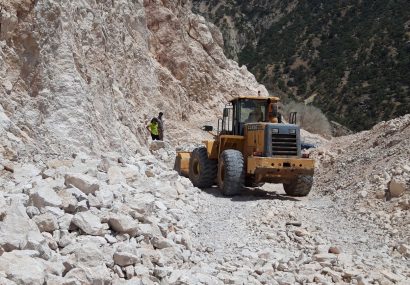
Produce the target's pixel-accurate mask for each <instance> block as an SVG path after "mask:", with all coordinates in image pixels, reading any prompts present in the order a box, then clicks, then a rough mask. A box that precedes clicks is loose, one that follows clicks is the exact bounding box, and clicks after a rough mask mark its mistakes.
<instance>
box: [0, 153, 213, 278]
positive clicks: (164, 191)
mask: <svg viewBox="0 0 410 285" xmlns="http://www.w3.org/2000/svg"><path fill="white" fill-rule="evenodd" d="M119 161H123V162H119ZM2 165H3V168H2V171H1V176H0V182H1V183H0V185H2V186H1V192H0V193H1V195H0V204H1V213H0V216H1V221H0V254H1V256H0V272H1V274H0V283H1V284H33V285H34V284H128V283H127V282H126V280H131V279H132V280H133V281H132V282H131V281H130V283H129V284H159V282H160V280H163V281H162V282H163V283H161V284H180V283H178V282H183V280H184V278H185V279H187V278H188V279H189V276H190V275H193V276H195V274H196V273H195V271H191V270H190V266H189V264H190V263H191V261H190V258H191V257H192V254H193V253H192V251H193V250H194V248H193V246H192V242H191V238H190V233H189V232H188V231H187V230H186V228H185V225H184V223H183V222H182V221H181V220H182V217H183V216H185V215H189V213H190V212H191V211H193V210H194V208H195V207H196V206H197V204H196V203H197V201H195V197H196V193H197V192H198V191H199V190H198V189H196V188H194V187H192V184H191V183H190V182H189V180H187V179H185V178H182V177H179V176H178V175H177V173H176V172H174V171H172V170H169V169H168V168H166V167H165V166H164V165H163V164H161V162H159V161H157V159H156V158H155V157H154V156H152V155H150V156H142V157H139V158H137V159H136V158H133V159H129V160H125V161H124V159H120V158H118V157H115V156H114V157H113V156H111V157H105V158H102V159H100V158H98V159H97V158H95V157H92V156H88V155H84V154H80V155H78V156H76V157H75V158H74V159H66V160H56V159H54V160H49V161H45V162H44V163H43V162H38V163H36V164H32V163H22V164H21V163H13V162H10V161H6V160H4V159H3V160H2ZM4 166H6V167H4ZM192 278H194V277H192ZM204 278H205V277H204ZM208 278H212V277H211V276H209V277H208ZM164 282H167V283H164ZM194 283H195V282H191V283H190V284H194Z"/></svg>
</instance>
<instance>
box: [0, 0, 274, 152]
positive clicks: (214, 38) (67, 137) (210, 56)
mask: <svg viewBox="0 0 410 285" xmlns="http://www.w3.org/2000/svg"><path fill="white" fill-rule="evenodd" d="M0 7H1V27H0V29H1V33H0V48H1V51H0V78H1V82H0V142H1V145H2V146H5V148H6V150H5V152H7V153H8V154H7V156H10V157H13V156H14V157H18V156H21V155H23V154H27V153H29V154H33V155H34V154H38V153H44V154H48V155H49V154H50V153H56V154H57V153H58V154H63V153H64V154H65V155H71V153H73V152H75V151H77V150H83V151H89V150H93V151H95V152H97V153H99V152H106V151H118V152H120V153H127V154H135V151H136V150H138V151H140V152H141V151H146V149H147V143H148V133H147V131H146V129H145V126H146V123H147V121H148V120H149V119H151V117H152V116H156V115H158V112H159V111H163V112H164V114H165V115H164V117H165V120H166V121H165V124H166V128H167V131H169V132H171V131H172V132H180V133H181V134H183V132H185V133H186V130H187V129H189V128H190V126H186V125H185V122H184V120H183V119H185V120H188V119H190V118H195V119H197V120H200V119H208V120H210V119H212V120H214V121H216V114H217V113H216V112H218V113H219V112H220V110H221V109H222V107H223V105H224V103H225V102H226V100H227V99H228V98H230V96H235V95H241V94H242V95H246V94H249V92H253V93H255V94H256V92H257V90H261V91H262V93H264V94H267V91H266V89H265V88H264V87H263V86H261V85H259V84H258V83H257V82H256V80H255V77H254V76H253V75H252V74H251V73H249V72H248V71H247V70H246V68H240V67H239V66H238V65H237V64H236V63H235V62H233V61H231V60H228V59H227V58H226V57H225V56H224V54H223V50H222V48H221V47H220V45H221V44H222V43H221V38H222V37H221V35H220V33H219V31H218V30H217V29H216V28H215V26H213V25H212V24H208V23H207V22H206V21H205V20H204V19H203V17H200V16H198V15H195V14H193V13H192V12H191V6H190V2H184V3H180V2H179V1H167V2H166V3H162V2H157V1H97V2H95V1H80V0H76V1H56V0H50V1H35V2H33V1H23V0H15V1H6V0H0ZM191 127H192V126H191ZM166 139H167V140H169V139H171V138H170V137H169V136H168V137H166Z"/></svg>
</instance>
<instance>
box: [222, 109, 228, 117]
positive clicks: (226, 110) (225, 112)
mask: <svg viewBox="0 0 410 285" xmlns="http://www.w3.org/2000/svg"><path fill="white" fill-rule="evenodd" d="M223 115H224V117H228V116H229V111H228V109H226V108H225V109H224V113H223Z"/></svg>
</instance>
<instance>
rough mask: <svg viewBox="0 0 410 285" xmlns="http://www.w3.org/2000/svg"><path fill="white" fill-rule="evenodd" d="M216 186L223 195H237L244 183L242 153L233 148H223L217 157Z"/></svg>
mask: <svg viewBox="0 0 410 285" xmlns="http://www.w3.org/2000/svg"><path fill="white" fill-rule="evenodd" d="M217 180H218V186H219V188H220V189H221V191H222V194H224V195H225V196H233V195H237V194H239V193H240V192H241V190H242V187H243V185H244V183H245V168H244V160H243V155H242V153H241V152H240V151H237V150H234V149H227V150H224V151H223V152H222V154H221V156H220V158H219V165H218V178H217Z"/></svg>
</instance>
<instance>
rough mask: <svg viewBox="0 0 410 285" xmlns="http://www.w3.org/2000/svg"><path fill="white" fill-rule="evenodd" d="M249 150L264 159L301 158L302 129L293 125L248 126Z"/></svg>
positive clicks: (246, 128)
mask: <svg viewBox="0 0 410 285" xmlns="http://www.w3.org/2000/svg"><path fill="white" fill-rule="evenodd" d="M245 131H246V132H247V135H246V136H245V137H248V139H247V148H248V150H249V151H250V150H252V151H253V152H259V153H260V156H264V157H272V156H278V157H301V144H300V128H299V126H297V125H293V124H272V123H250V124H246V126H245Z"/></svg>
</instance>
